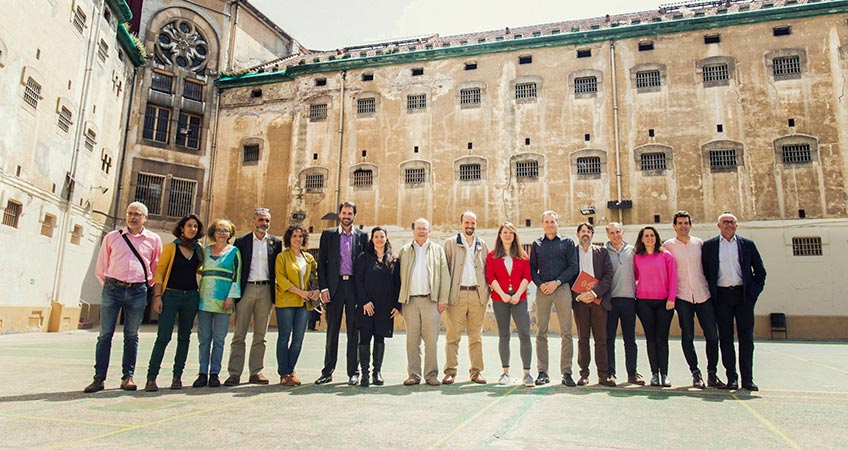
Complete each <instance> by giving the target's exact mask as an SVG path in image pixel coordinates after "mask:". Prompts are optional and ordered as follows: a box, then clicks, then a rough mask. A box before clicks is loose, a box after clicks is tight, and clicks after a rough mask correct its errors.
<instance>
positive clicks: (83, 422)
mask: <svg viewBox="0 0 848 450" xmlns="http://www.w3.org/2000/svg"><path fill="white" fill-rule="evenodd" d="M0 417H10V418H13V419H24V420H35V421H39V422H62V423H75V424H79V425H97V426H103V427H118V428H129V427H131V426H132V425H130V424H128V423H109V422H92V421H88V420H74V419H62V418H56V417H38V416H25V415H19V414H0Z"/></svg>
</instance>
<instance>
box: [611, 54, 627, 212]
mask: <svg viewBox="0 0 848 450" xmlns="http://www.w3.org/2000/svg"><path fill="white" fill-rule="evenodd" d="M615 75H616V71H615V41H610V79H611V81H612V127H613V130H614V144H613V145H614V147H615V188H616V200H617V201H618V202H619V203H621V151H620V146H621V143H620V137H619V130H618V87H617V86H616V83H615V81H616V78H615ZM623 217H624V213H623V212H622V211H621V208H619V209H618V222H619V223H622V220H623Z"/></svg>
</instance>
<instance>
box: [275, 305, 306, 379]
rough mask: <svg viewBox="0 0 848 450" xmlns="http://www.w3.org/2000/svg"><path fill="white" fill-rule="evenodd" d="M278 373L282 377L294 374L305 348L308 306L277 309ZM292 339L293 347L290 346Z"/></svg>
mask: <svg viewBox="0 0 848 450" xmlns="http://www.w3.org/2000/svg"><path fill="white" fill-rule="evenodd" d="M276 310H277V330H278V333H277V373H278V374H280V376H281V377H282V376H286V375H291V374H293V373H294V366H295V364H297V358H298V357H300V349H301V348H302V347H303V335H305V334H306V321H307V320H308V319H309V314H310V311H307V310H306V306H305V305H304V306H301V307H297V308H277V309H276ZM289 337H291V345H289Z"/></svg>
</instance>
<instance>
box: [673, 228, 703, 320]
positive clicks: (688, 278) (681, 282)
mask: <svg viewBox="0 0 848 450" xmlns="http://www.w3.org/2000/svg"><path fill="white" fill-rule="evenodd" d="M703 245H704V241H702V240H700V239H698V238H696V237H689V243H688V244H685V243H683V242H682V241H680V240H678V239H677V238H676V237H675V238H672V239H669V240H667V241H665V244H663V248H665V249H666V250H668V251H669V252H671V254H672V255H673V256H674V262H675V263H677V298H679V299H681V300H686V301H687V302H689V303H695V304H697V303H704V302H705V301H707V300H708V299H709V298H710V288H709V286H708V285H707V278H706V277H705V276H704V266H703V265H702V264H701V247H702V246H703Z"/></svg>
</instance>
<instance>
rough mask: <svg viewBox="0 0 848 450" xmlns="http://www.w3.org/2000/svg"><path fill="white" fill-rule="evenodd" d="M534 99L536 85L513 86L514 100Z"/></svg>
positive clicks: (520, 84)
mask: <svg viewBox="0 0 848 450" xmlns="http://www.w3.org/2000/svg"><path fill="white" fill-rule="evenodd" d="M525 98H536V83H518V84H516V85H515V99H516V100H521V99H525Z"/></svg>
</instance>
